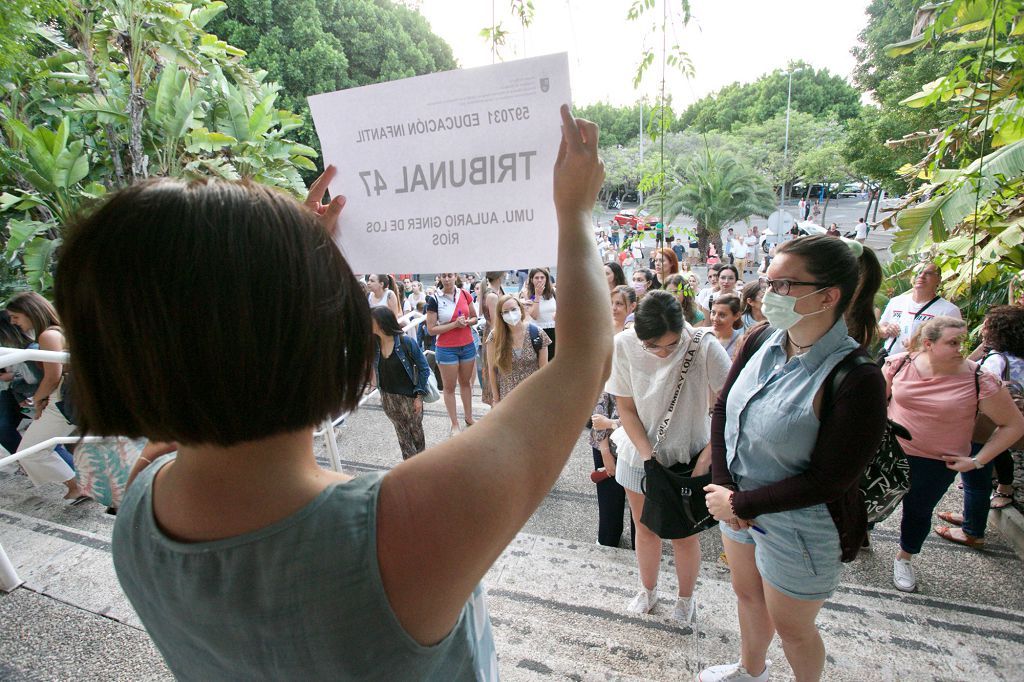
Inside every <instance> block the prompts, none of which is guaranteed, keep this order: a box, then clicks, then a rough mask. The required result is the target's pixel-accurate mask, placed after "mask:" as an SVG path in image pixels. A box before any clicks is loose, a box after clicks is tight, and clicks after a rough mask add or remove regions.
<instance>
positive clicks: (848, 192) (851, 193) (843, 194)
mask: <svg viewBox="0 0 1024 682" xmlns="http://www.w3.org/2000/svg"><path fill="white" fill-rule="evenodd" d="M863 193H864V189H863V188H862V187H861V186H860V185H847V186H846V187H843V188H842V189H841V190H839V194H838V197H839V198H840V199H855V198H857V197H859V196H861V195H862V194H863Z"/></svg>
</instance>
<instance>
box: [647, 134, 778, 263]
mask: <svg viewBox="0 0 1024 682" xmlns="http://www.w3.org/2000/svg"><path fill="white" fill-rule="evenodd" d="M665 185H666V187H665V197H664V209H663V210H662V219H663V221H664V222H665V223H666V224H667V223H669V222H671V221H672V220H675V219H676V218H677V217H678V216H679V215H686V216H690V217H691V218H693V219H694V220H696V221H697V239H698V241H699V242H700V249H701V253H707V248H708V244H709V243H710V242H714V244H715V248H716V249H717V250H718V253H720V254H722V253H725V251H724V250H723V249H722V228H724V227H725V226H727V225H730V224H732V223H736V222H739V221H741V220H746V219H747V218H749V217H750V216H751V215H757V216H767V215H768V214H769V213H771V212H772V209H773V208H774V207H775V194H774V193H773V192H772V189H771V187H769V185H768V183H767V181H766V180H765V179H764V178H762V177H761V176H760V175H758V174H757V173H756V172H755V171H754V170H752V169H751V168H749V167H747V166H744V165H743V164H742V163H740V162H739V161H738V160H737V159H736V157H734V156H733V155H731V154H729V153H728V152H723V151H717V150H715V151H713V150H712V149H711V148H710V147H707V146H705V148H704V153H703V154H700V155H698V156H696V157H693V158H691V159H689V160H688V161H684V160H683V159H679V160H677V162H676V164H675V167H673V168H672V169H670V170H668V171H667V172H666V177H665ZM661 203H662V200H661V197H660V196H657V195H652V196H651V198H650V204H651V205H652V207H658V208H660V205H661Z"/></svg>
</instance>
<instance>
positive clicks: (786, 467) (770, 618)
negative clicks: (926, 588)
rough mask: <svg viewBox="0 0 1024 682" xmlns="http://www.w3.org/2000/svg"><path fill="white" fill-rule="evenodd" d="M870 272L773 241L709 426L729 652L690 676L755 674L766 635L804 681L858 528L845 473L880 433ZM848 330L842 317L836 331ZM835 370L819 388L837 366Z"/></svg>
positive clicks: (819, 662) (829, 252)
mask: <svg viewBox="0 0 1024 682" xmlns="http://www.w3.org/2000/svg"><path fill="white" fill-rule="evenodd" d="M881 279H882V271H881V267H880V266H879V264H878V260H877V258H875V255H874V253H873V252H872V251H871V250H870V249H867V248H864V247H862V246H861V245H860V244H858V243H856V242H851V241H847V240H839V239H835V238H834V237H827V236H824V235H822V236H814V237H804V238H799V239H794V240H792V241H789V242H786V243H784V244H783V245H781V246H780V247H779V248H778V255H777V256H776V257H775V258H774V259H773V260H772V262H771V266H770V267H769V268H768V279H767V286H768V290H767V291H766V292H765V294H764V299H763V302H762V306H761V312H762V313H763V314H764V316H765V317H766V318H767V319H768V322H769V323H770V324H771V325H772V327H774V328H775V330H774V331H770V332H767V333H766V329H767V330H770V329H771V328H769V327H764V326H760V327H755V328H753V329H752V330H751V332H750V333H749V334H748V335H747V339H746V342H745V343H744V344H743V346H742V347H741V348H740V349H739V350H738V352H737V355H736V360H735V362H734V364H733V368H732V371H731V372H730V374H729V379H728V381H727V382H726V386H725V388H724V389H723V391H722V393H721V395H720V397H719V399H718V402H717V403H716V405H715V410H714V416H713V418H712V422H711V450H712V474H713V476H712V481H713V482H712V485H709V486H707V487H706V488H705V490H706V491H707V493H708V495H707V498H706V500H707V505H708V510H709V511H710V512H711V513H712V514H713V515H714V517H715V518H716V519H718V520H719V521H720V522H721V531H722V542H723V544H724V545H725V552H726V556H727V557H728V559H729V568H730V569H731V574H732V584H733V589H734V591H735V592H736V596H737V601H738V608H737V610H738V612H739V622H740V637H741V644H740V650H741V656H740V660H739V662H737V663H732V664H726V665H718V666H713V667H711V668H708V669H706V670H704V671H702V672H701V673H700V675H699V677H698V679H699V680H702V681H703V682H708V681H709V680H725V679H728V680H734V681H739V680H747V681H750V680H758V681H760V680H767V679H768V665H770V662H769V661H767V660H766V659H765V654H766V653H767V651H768V646H769V644H770V643H771V641H772V638H773V637H774V635H775V633H776V632H777V633H778V634H779V637H780V639H781V640H782V647H783V650H784V651H785V653H786V659H787V660H788V661H789V663H790V665H791V666H792V668H793V673H794V676H795V677H796V679H798V680H817V679H819V678H820V676H821V673H822V670H823V668H824V665H825V646H824V644H823V642H822V640H821V636H820V635H819V634H818V630H817V626H816V625H815V619H816V618H817V615H818V611H819V610H820V609H821V606H822V605H823V604H824V602H825V600H826V599H827V598H828V597H829V596H830V595H831V594H832V592H833V591H834V590H835V588H836V587H837V585H838V584H839V574H840V569H841V566H842V563H841V562H843V561H851V560H852V559H853V558H854V557H855V556H856V555H857V551H858V549H859V548H860V546H861V543H862V542H863V540H864V538H865V536H866V534H867V514H866V510H865V508H864V503H863V500H862V498H861V493H860V490H859V485H858V484H859V482H860V479H861V476H862V475H863V473H864V469H865V467H866V466H867V464H868V462H869V461H870V460H871V457H872V456H873V455H874V454H875V452H877V451H878V446H879V444H880V443H881V440H882V434H883V432H884V428H885V419H886V407H885V381H884V379H883V378H882V373H881V370H880V369H879V368H878V366H877V365H876V364H874V362H872V361H871V359H870V358H869V357H868V355H867V353H866V351H865V350H864V347H865V346H867V345H869V344H870V343H871V340H872V338H873V336H874V334H875V329H876V326H875V316H874V310H873V299H874V295H875V292H876V291H877V290H878V287H879V284H880V283H881ZM847 325H849V326H847ZM847 356H853V357H851V361H850V363H845V364H844V366H843V369H844V370H845V369H849V372H848V373H846V374H845V378H844V379H843V381H842V383H841V384H840V385H839V386H836V387H834V390H833V391H831V392H829V397H828V400H827V401H826V400H825V387H826V386H828V385H831V384H830V382H831V381H832V379H833V377H834V376H835V375H836V373H837V367H838V366H839V364H840V363H841V362H843V361H844V360H845V359H846V358H847Z"/></svg>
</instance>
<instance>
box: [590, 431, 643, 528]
mask: <svg viewBox="0 0 1024 682" xmlns="http://www.w3.org/2000/svg"><path fill="white" fill-rule="evenodd" d="M591 450H592V451H593V453H594V471H597V470H598V469H600V468H601V467H603V466H604V460H603V459H602V458H601V451H600V450H598V449H597V448H591ZM625 511H626V489H625V488H623V487H622V486H621V485H619V483H618V481H616V480H615V479H614V478H606V479H604V480H603V481H601V482H600V483H598V484H597V516H598V522H597V542H598V544H600V545H604V546H606V547H618V546H619V541H620V540H622V530H623V524H622V519H623V514H624V513H625ZM629 543H630V547H636V525H635V524H634V523H633V517H632V514H631V515H630V518H629Z"/></svg>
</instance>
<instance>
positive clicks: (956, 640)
mask: <svg viewBox="0 0 1024 682" xmlns="http://www.w3.org/2000/svg"><path fill="white" fill-rule="evenodd" d="M483 414H484V411H483V410H481V411H480V414H479V415H478V416H480V417H482V416H483ZM425 430H426V433H427V444H428V446H430V445H432V444H435V443H437V442H440V441H441V440H443V439H444V438H447V431H448V419H447V416H446V415H445V413H444V408H443V406H442V405H441V404H434V405H428V406H427V410H426V417H425ZM338 442H339V446H340V448H341V452H342V458H343V466H344V468H345V470H346V471H348V472H349V473H355V474H358V473H361V472H366V471H373V470H381V469H387V468H390V467H391V466H394V465H395V464H396V463H398V462H399V461H400V460H401V457H400V455H399V453H398V445H397V440H396V438H395V434H394V431H393V429H392V428H391V424H390V422H389V421H388V420H387V418H386V417H385V416H384V414H383V413H382V412H381V411H380V409H379V406H376V405H375V404H374V403H373V402H371V404H370V405H368V406H367V407H366V408H365V409H363V410H360V411H359V412H358V413H356V414H355V415H353V416H352V417H350V418H349V420H348V421H347V423H346V424H345V426H343V427H342V428H341V429H340V430H339V439H338ZM319 446H320V447H319V449H318V458H320V459H321V460H322V461H324V462H326V458H325V457H324V456H323V453H322V443H320V444H319ZM591 469H592V459H591V453H590V448H589V445H588V443H587V442H586V438H585V434H584V435H581V438H580V441H579V442H578V443H577V446H576V448H575V449H574V451H573V453H572V455H571V457H570V460H569V462H568V464H567V466H566V468H565V470H564V471H563V473H562V475H561V477H560V478H559V480H558V481H557V483H556V485H555V487H554V489H553V490H552V491H551V493H550V494H549V495H548V496H547V498H546V499H545V501H544V502H543V504H542V505H541V507H540V508H539V509H538V510H537V512H536V513H535V514H534V515H533V517H532V518H531V519H530V521H529V522H528V524H527V526H526V528H525V529H524V532H522V533H520V535H519V536H517V538H516V539H515V541H514V542H513V543H512V544H511V545H510V546H509V548H508V549H507V550H506V551H505V552H504V553H503V554H502V556H501V557H500V558H499V560H498V561H497V562H496V563H495V565H494V566H493V567H492V569H491V571H490V572H489V573H488V575H487V578H486V580H485V583H486V585H487V587H488V595H489V596H488V600H489V606H490V610H491V615H492V621H493V623H494V631H495V638H496V644H497V647H498V653H499V657H500V661H501V669H502V676H503V677H504V678H505V679H507V680H537V679H577V680H598V679H600V680H606V679H622V680H631V679H653V680H662V679H665V680H668V679H673V680H674V679H692V677H693V675H694V674H695V673H696V672H697V671H698V670H699V669H701V668H702V667H704V666H706V665H712V664H716V663H721V662H728V661H732V660H735V659H736V657H737V652H738V647H739V639H738V624H737V621H736V606H735V598H734V596H733V593H732V590H731V587H730V584H729V572H728V568H727V567H726V566H725V565H724V564H723V563H722V562H721V561H720V559H719V554H720V552H721V541H720V538H719V536H718V533H717V532H715V531H711V532H707V533H704V534H702V536H701V546H702V551H703V559H704V560H703V562H702V565H701V575H700V579H699V582H698V588H697V599H698V617H697V622H696V624H695V626H693V627H690V626H687V625H682V624H679V623H676V622H674V621H673V620H672V619H671V618H670V613H671V608H672V606H673V604H674V594H675V587H676V579H675V571H674V565H673V561H672V557H671V556H670V555H669V554H668V544H667V543H666V547H665V549H666V554H665V556H664V557H663V565H662V574H661V575H662V579H661V588H660V595H661V597H662V601H661V602H660V603H659V605H658V606H657V607H656V609H655V610H654V612H653V613H652V614H650V615H647V616H639V617H637V616H631V615H629V614H627V613H626V611H625V606H626V604H627V603H628V602H629V600H630V599H631V598H632V596H633V594H634V592H635V589H636V586H637V583H638V578H637V571H636V562H635V559H634V557H633V554H632V552H631V551H630V550H628V549H615V548H607V547H599V546H595V545H594V538H595V536H596V525H597V500H596V496H595V494H594V487H593V484H592V483H591V482H590V479H589V473H590V471H591ZM60 494H61V493H60V488H59V487H51V488H42V489H36V488H33V487H31V485H30V483H29V482H28V480H27V478H25V477H24V476H18V475H7V474H0V542H2V543H3V546H4V548H5V549H6V550H7V552H8V554H9V555H10V558H11V559H12V561H13V562H14V564H15V566H16V568H17V570H18V571H19V573H20V574H21V577H22V578H23V579H24V580H25V586H24V587H22V588H19V589H18V590H16V591H14V592H13V593H11V594H9V595H0V622H2V623H3V627H2V628H0V679H33V680H35V679H67V678H68V677H72V676H75V677H89V678H93V677H95V678H100V677H102V678H109V679H165V678H167V676H168V674H167V671H166V668H165V667H164V665H163V663H162V661H161V660H160V657H159V655H158V654H157V652H156V651H155V649H154V648H153V646H152V643H151V642H150V641H149V639H148V637H146V635H145V631H144V630H142V628H141V625H140V623H139V622H138V619H137V618H136V616H135V614H134V612H133V611H132V609H131V607H130V605H129V604H128V603H127V600H126V599H125V597H124V596H123V594H121V591H120V589H119V587H118V585H117V582H116V579H115V576H114V573H113V566H112V564H111V559H110V534H111V530H112V528H113V521H114V518H113V517H111V516H109V515H107V514H104V513H103V509H102V507H100V506H99V505H96V504H92V503H87V504H84V505H79V506H74V507H72V506H67V505H66V504H64V503H62V502H60V500H59V498H60ZM961 501H962V498H961V495H960V493H959V492H958V491H957V490H956V489H955V488H954V489H952V490H951V491H950V493H949V495H948V496H947V498H946V499H945V500H944V501H943V505H942V507H941V508H944V509H953V508H956V505H957V504H960V503H961ZM627 528H628V524H627ZM897 537H898V518H895V519H890V520H888V521H887V522H886V523H885V524H882V526H880V527H879V528H878V529H876V530H875V532H874V534H873V543H874V547H873V548H872V550H870V551H866V552H862V554H861V556H860V557H859V558H858V559H857V561H856V562H854V563H852V564H850V565H848V566H847V569H846V572H845V573H844V576H843V583H842V585H841V587H840V589H839V591H838V592H837V594H836V595H835V597H834V598H833V599H832V600H830V601H829V602H828V603H827V604H826V605H825V608H824V609H823V610H822V612H821V615H820V616H819V623H820V626H821V630H822V633H823V637H824V639H825V642H826V648H827V651H828V656H829V663H828V666H827V669H826V678H827V679H832V680H866V679H871V680H993V679H994V680H1024V666H1022V665H1021V660H1022V653H1024V571H1022V570H1021V564H1020V561H1019V560H1018V559H1017V558H1016V556H1015V555H1014V553H1013V552H1012V551H1011V550H1010V548H1009V547H1008V546H1007V545H1006V543H1005V542H1004V541H1003V539H1002V538H1001V537H1000V535H999V533H998V531H995V530H993V531H992V533H991V535H990V537H989V538H988V546H987V547H986V549H985V550H984V551H981V552H979V551H975V550H969V549H967V548H964V547H959V546H955V545H951V544H949V543H945V542H942V541H940V540H938V539H934V538H933V539H930V540H929V541H928V542H927V543H926V545H925V550H924V552H923V553H922V555H921V556H920V557H919V559H918V560H917V561H916V567H917V571H918V575H919V580H920V582H921V592H920V593H919V594H914V595H907V594H903V593H900V592H897V591H896V590H895V589H893V588H892V586H891V570H892V568H891V567H892V557H893V554H894V552H895V543H896V539H897ZM625 543H628V531H627V534H626V538H625V540H624V544H625ZM770 658H772V659H773V660H774V661H775V666H774V668H773V677H772V679H773V680H786V679H791V677H792V676H791V673H790V671H789V668H788V666H787V664H786V662H785V657H784V655H783V653H782V651H781V648H780V646H779V644H778V640H776V642H775V643H774V644H773V646H772V649H771V651H770Z"/></svg>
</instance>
